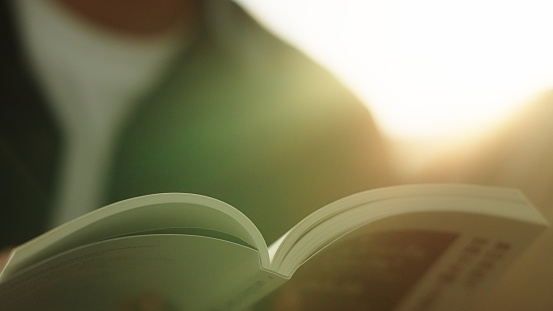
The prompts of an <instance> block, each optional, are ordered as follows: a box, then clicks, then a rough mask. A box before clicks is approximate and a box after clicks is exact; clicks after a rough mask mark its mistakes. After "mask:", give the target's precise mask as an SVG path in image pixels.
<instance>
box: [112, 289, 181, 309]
mask: <svg viewBox="0 0 553 311" xmlns="http://www.w3.org/2000/svg"><path fill="white" fill-rule="evenodd" d="M117 310H119V311H174V310H175V309H174V308H173V307H171V306H170V305H169V304H168V303H167V302H166V300H165V299H163V297H161V296H160V295H157V294H151V293H150V294H144V295H143V296H141V297H139V298H136V299H128V300H125V301H123V302H122V303H121V304H120V305H119V308H118V309H117Z"/></svg>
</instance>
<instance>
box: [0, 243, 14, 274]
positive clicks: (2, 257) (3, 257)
mask: <svg viewBox="0 0 553 311" xmlns="http://www.w3.org/2000/svg"><path fill="white" fill-rule="evenodd" d="M12 250H13V248H11V247H10V248H5V249H3V250H1V251H0V271H2V269H4V266H5V265H6V264H7V263H8V259H10V254H11V252H12Z"/></svg>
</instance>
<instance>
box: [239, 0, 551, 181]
mask: <svg viewBox="0 0 553 311" xmlns="http://www.w3.org/2000/svg"><path fill="white" fill-rule="evenodd" d="M239 2H241V3H242V4H244V5H245V6H246V7H247V8H248V9H249V10H250V12H251V13H252V14H253V15H254V16H256V17H257V18H258V19H259V20H260V21H261V22H262V23H263V24H265V25H266V26H268V27H269V28H270V29H272V30H273V31H274V32H276V33H277V34H278V35H279V36H281V37H282V38H284V39H285V40H287V41H288V42H290V43H292V44H293V45H295V46H297V47H299V48H300V49H301V50H303V51H305V52H307V53H308V54H310V55H311V56H312V57H313V58H315V59H316V60H317V61H319V62H320V63H322V64H323V65H325V66H326V67H328V68H329V69H331V70H332V71H334V72H335V73H336V74H337V75H338V76H339V77H340V78H341V79H342V80H343V81H344V82H345V83H346V84H347V85H348V86H349V87H351V89H352V90H353V91H354V92H355V93H356V94H357V95H358V96H359V97H360V98H361V99H362V100H363V101H364V102H365V103H366V104H367V106H368V107H369V108H370V110H371V112H372V113H373V115H374V116H375V118H376V120H377V122H378V124H379V126H380V128H381V129H382V131H383V132H384V133H385V134H386V135H387V136H388V137H389V138H390V141H391V142H392V143H393V145H392V147H393V148H394V150H395V151H396V155H397V156H399V157H401V158H402V161H401V162H400V164H401V165H402V166H403V167H402V169H404V170H407V171H410V170H411V171H412V170H415V169H416V168H417V167H418V166H420V165H421V163H423V162H424V161H428V160H429V157H430V155H433V156H435V155H437V154H440V153H442V152H447V151H448V150H449V151H451V150H452V149H459V148H463V147H464V146H467V145H469V146H470V145H472V144H475V142H476V141H478V140H479V139H482V138H483V137H487V136H488V135H489V134H491V133H492V132H493V131H494V130H497V129H498V128H501V126H502V125H503V124H505V123H506V122H508V121H512V120H513V118H516V116H517V115H518V114H520V113H521V111H522V110H524V109H525V108H526V106H527V105H528V103H529V102H531V99H532V98H533V97H535V96H537V95H539V94H541V93H542V92H543V91H545V90H547V89H549V88H551V87H552V86H553V58H552V57H551V55H553V42H552V41H551V40H550V39H549V31H550V29H553V19H551V18H550V12H551V11H552V10H551V9H552V8H553V2H551V1H544V0H503V1H500V0H464V1H439V0H421V1H407V0H387V1H379V0H341V1H332V0H281V1H259V0H257V1H256V0H239ZM412 146H416V147H415V148H413V147H412ZM406 152H408V154H409V157H408V158H405V157H404V155H405V153H406ZM407 160H409V161H407Z"/></svg>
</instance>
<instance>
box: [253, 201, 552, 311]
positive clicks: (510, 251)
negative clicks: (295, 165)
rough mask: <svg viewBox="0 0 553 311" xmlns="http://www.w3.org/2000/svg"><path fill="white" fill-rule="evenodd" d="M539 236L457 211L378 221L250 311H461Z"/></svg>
mask: <svg viewBox="0 0 553 311" xmlns="http://www.w3.org/2000/svg"><path fill="white" fill-rule="evenodd" d="M342 220H343V221H349V222H351V221H352V219H351V218H348V217H344V218H343V219H342ZM329 225H330V226H329V227H324V226H323V227H322V228H321V230H325V229H326V230H327V231H332V230H336V228H332V225H331V224H329ZM333 225H336V226H344V223H341V222H340V221H338V222H336V223H335V224H333ZM542 230H543V227H540V226H537V225H535V224H529V223H525V222H519V221H517V220H513V219H508V218H498V217H493V216H490V215H477V214H470V213H462V212H459V211H457V212H456V211H449V212H444V211H442V212H439V211H433V212H420V213H411V214H402V215H395V216H393V217H388V218H382V219H380V220H377V221H375V222H373V223H370V224H366V225H363V226H360V227H357V228H356V229H353V230H351V231H349V232H347V233H345V234H343V235H341V236H340V238H337V239H335V240H334V241H333V242H331V243H327V244H325V245H324V246H322V247H321V248H319V249H318V250H316V251H315V254H314V255H312V256H310V257H309V258H307V259H306V260H304V261H303V264H302V265H301V266H300V267H299V268H298V269H297V270H296V271H295V272H294V273H293V276H292V277H291V280H290V281H289V282H287V283H286V284H285V285H284V286H283V287H282V288H279V289H278V290H277V291H276V292H275V293H273V294H272V295H270V296H269V297H268V298H267V299H264V300H263V301H261V302H260V303H259V304H258V305H257V307H256V310H282V308H283V305H284V306H285V308H286V309H287V310H321V311H324V310H328V311H330V310H376V311H391V310H395V311H407V310H409V311H418V310H420V311H423V310H424V311H430V310H435V311H439V310H467V309H470V306H473V305H474V304H476V303H478V301H479V298H481V297H482V295H485V294H486V293H487V292H488V291H489V290H490V289H491V288H492V285H494V284H495V283H497V281H498V280H499V278H500V277H501V275H502V274H503V273H504V271H505V270H506V269H507V268H508V267H509V265H510V264H511V263H512V262H513V261H514V260H515V259H516V258H517V257H518V256H519V255H520V253H521V252H522V251H523V250H524V249H525V248H526V247H527V246H528V245H529V244H530V242H531V241H532V240H533V238H534V237H535V236H536V235H537V234H539V232H540V231H542ZM313 234H321V232H317V233H313ZM303 238H305V239H307V240H308V241H309V240H310V239H311V237H310V235H309V234H306V235H305V236H304V237H303ZM302 245H303V246H304V247H309V245H310V244H309V243H302ZM297 260H299V259H297Z"/></svg>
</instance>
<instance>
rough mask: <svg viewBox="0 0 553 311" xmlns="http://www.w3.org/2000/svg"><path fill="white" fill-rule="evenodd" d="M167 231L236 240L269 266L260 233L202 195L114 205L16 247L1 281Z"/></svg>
mask: <svg viewBox="0 0 553 311" xmlns="http://www.w3.org/2000/svg"><path fill="white" fill-rule="evenodd" d="M167 228H169V229H170V228H181V229H182V228H199V229H207V230H212V231H218V232H221V233H223V234H227V235H232V236H235V237H236V238H238V239H240V240H242V241H245V242H246V243H247V244H249V245H252V246H253V247H254V248H256V249H258V250H259V251H260V252H259V256H260V259H261V263H262V265H264V266H268V265H269V256H268V254H267V250H266V244H265V241H264V240H263V237H262V236H261V233H260V232H259V230H257V228H256V227H255V225H254V224H253V223H252V222H251V221H250V220H249V219H248V218H247V217H246V216H245V215H243V214H242V213H241V212H239V211H238V210H237V209H235V208H233V207H232V206H230V205H228V204H226V203H224V202H221V201H218V200H216V199H212V198H209V197H205V196H201V195H194V194H184V193H164V194H155V195H148V196H143V197H137V198H133V199H129V200H125V201H121V202H117V203H114V204H112V205H109V206H106V207H104V208H101V209H99V210H96V211H93V212H92V213H89V214H87V215H84V216H82V217H80V218H78V219H76V220H74V221H72V222H69V223H67V224H65V225H63V226H60V227H58V228H56V229H54V230H52V231H50V232H47V233H45V234H43V235H41V236H40V237H38V238H36V239H34V240H31V241H29V242H28V243H26V244H23V245H21V246H20V247H17V248H16V249H15V252H14V253H13V255H12V258H11V259H10V261H9V262H8V265H7V266H6V267H5V268H4V270H3V271H2V274H1V275H0V281H3V280H5V279H7V278H9V277H10V275H13V274H14V273H16V272H18V271H19V270H21V269H24V268H25V267H27V266H29V265H32V264H35V263H37V262H39V261H42V260H44V259H46V258H48V257H51V256H55V255H56V254H59V253H61V252H64V251H67V250H70V249H72V248H76V247H79V246H82V245H87V244H91V243H94V242H98V241H102V240H106V239H110V238H116V237H122V236H129V235H134V234H137V233H140V232H145V231H152V230H154V231H155V230H160V229H167Z"/></svg>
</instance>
